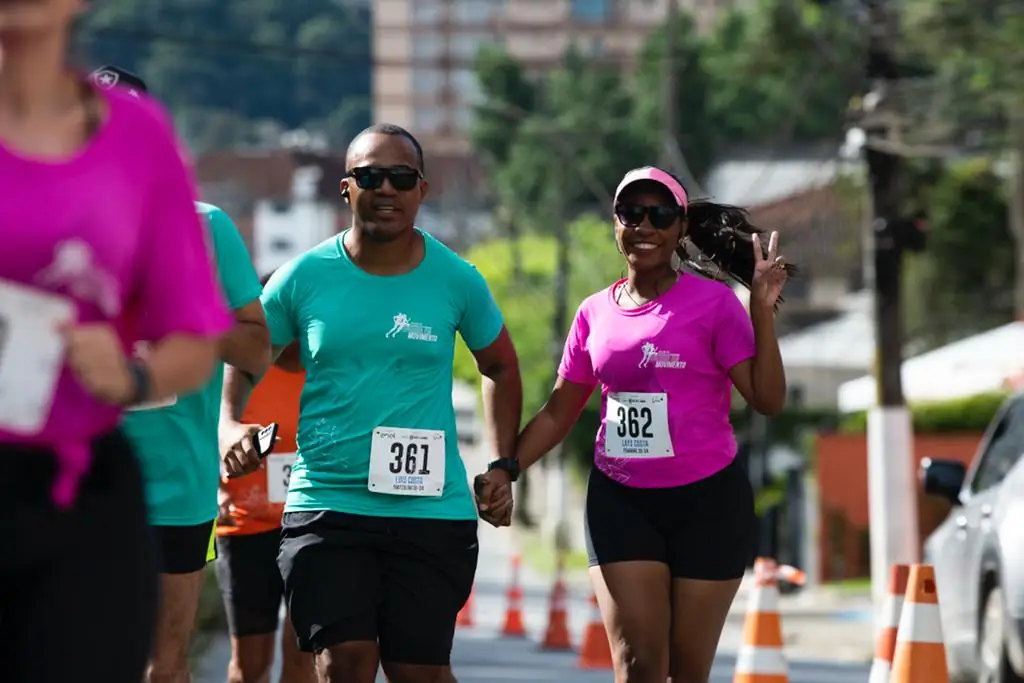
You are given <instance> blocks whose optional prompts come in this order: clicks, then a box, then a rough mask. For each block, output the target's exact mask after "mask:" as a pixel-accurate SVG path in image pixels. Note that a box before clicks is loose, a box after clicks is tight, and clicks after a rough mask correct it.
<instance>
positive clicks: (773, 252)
mask: <svg viewBox="0 0 1024 683" xmlns="http://www.w3.org/2000/svg"><path fill="white" fill-rule="evenodd" d="M751 241H752V242H753V244H754V277H753V279H752V280H751V283H750V299H751V303H755V302H756V303H757V304H759V305H762V306H768V307H770V308H771V307H774V306H775V302H776V301H778V300H779V295H780V294H782V286H783V285H784V284H786V279H787V278H788V277H789V275H788V273H787V272H786V259H784V258H783V257H781V256H779V255H778V253H779V233H778V232H775V231H772V234H771V237H769V238H768V256H767V258H765V256H764V252H763V251H762V250H761V238H760V237H759V236H758V235H757V234H754V235H753V237H752V239H751Z"/></svg>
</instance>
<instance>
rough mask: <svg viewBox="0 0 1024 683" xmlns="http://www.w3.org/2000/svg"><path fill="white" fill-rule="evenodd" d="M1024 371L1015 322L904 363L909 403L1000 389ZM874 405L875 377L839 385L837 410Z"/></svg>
mask: <svg viewBox="0 0 1024 683" xmlns="http://www.w3.org/2000/svg"><path fill="white" fill-rule="evenodd" d="M1022 370H1024V322H1020V321H1018V322H1013V323H1009V324H1007V325H1003V326H1002V327H997V328H995V329H992V330H988V331H987V332H982V333H981V334H976V335H974V336H973V337H967V338H966V339H961V340H960V341H957V342H953V343H952V344H948V345H946V346H943V347H941V348H938V349H935V350H934V351H929V352H928V353H924V354H921V355H920V356H915V357H914V358H910V359H908V360H906V361H904V362H903V393H904V396H905V398H906V400H907V402H908V403H920V402H928V401H944V400H950V399H956V398H964V397H967V396H972V395H974V394H980V393H983V392H987V391H1000V390H1002V389H1005V388H1006V385H1007V382H1008V381H1009V380H1011V379H1012V378H1013V377H1015V376H1017V375H1019V374H1020V373H1021V371H1022ZM875 404H876V391H875V379H874V377H872V376H870V375H867V376H864V377H859V378H857V379H855V380H851V381H849V382H846V383H844V384H842V385H841V386H840V387H839V409H840V410H841V411H842V412H844V413H852V412H856V411H859V410H867V409H868V408H871V407H873V406H874V405H875Z"/></svg>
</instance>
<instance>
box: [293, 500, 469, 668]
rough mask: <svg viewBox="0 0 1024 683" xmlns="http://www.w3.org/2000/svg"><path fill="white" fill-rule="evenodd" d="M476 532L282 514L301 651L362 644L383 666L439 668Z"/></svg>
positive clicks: (423, 523) (461, 600)
mask: <svg viewBox="0 0 1024 683" xmlns="http://www.w3.org/2000/svg"><path fill="white" fill-rule="evenodd" d="M476 530H477V522H476V520H468V521H467V520H440V519H396V518H392V517H368V516H363V515H349V514H343V513H340V512H327V511H322V512H287V513H285V515H284V520H283V527H282V529H281V552H280V554H279V556H278V564H279V566H280V568H281V575H282V576H283V577H284V590H285V599H286V601H287V603H288V609H289V610H290V612H291V618H292V623H293V624H294V625H295V632H296V634H297V635H298V639H299V647H300V649H302V650H303V651H305V652H319V651H321V650H323V649H326V648H329V647H331V646H333V645H337V644H339V643H344V642H349V641H358V640H363V641H367V640H369V641H377V642H379V644H380V655H381V659H382V660H383V661H385V662H393V663H396V664H420V665H424V666H447V665H448V664H449V662H450V661H451V651H452V639H453V638H454V637H455V620H456V618H457V616H458V613H459V610H461V609H462V606H463V605H465V604H466V600H468V599H469V592H470V591H471V590H472V588H473V578H474V576H475V575H476V561H477V555H478V553H479V550H480V549H479V546H478V544H477V535H476Z"/></svg>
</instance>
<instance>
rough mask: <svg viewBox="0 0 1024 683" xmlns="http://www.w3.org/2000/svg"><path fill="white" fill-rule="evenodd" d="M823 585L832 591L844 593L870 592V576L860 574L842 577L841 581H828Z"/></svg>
mask: <svg viewBox="0 0 1024 683" xmlns="http://www.w3.org/2000/svg"><path fill="white" fill-rule="evenodd" d="M825 585H826V587H828V588H830V589H832V590H834V591H837V592H839V593H844V594H849V593H870V592H871V578H870V577H867V576H860V577H857V578H854V579H842V580H841V581H830V582H829V583H827V584H825Z"/></svg>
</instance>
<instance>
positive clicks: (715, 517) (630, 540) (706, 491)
mask: <svg viewBox="0 0 1024 683" xmlns="http://www.w3.org/2000/svg"><path fill="white" fill-rule="evenodd" d="M585 524H586V539H587V552H588V553H589V555H590V565H591V566H594V565H602V564H611V563H612V562H628V561H631V560H651V561H654V562H663V563H665V564H667V565H668V566H669V569H670V571H671V572H672V576H673V577H675V578H684V579H705V580H709V581H725V580H728V579H738V578H740V577H742V576H743V572H744V571H745V570H746V568H747V566H748V564H749V562H750V561H751V559H752V558H753V553H754V544H755V539H756V530H757V527H756V517H755V515H754V492H753V489H752V488H751V486H750V479H749V478H748V477H747V473H746V472H745V471H744V469H743V467H742V466H741V465H740V464H739V463H737V462H736V461H735V460H734V461H733V462H732V463H730V464H729V465H727V466H726V467H725V468H724V469H722V470H720V471H719V472H716V473H715V474H713V475H711V476H710V477H707V478H706V479H701V480H700V481H696V482H693V483H692V484H687V485H685V486H675V487H672V488H664V489H641V488H630V487H628V486H623V485H622V484H619V483H618V482H615V481H613V480H611V479H609V478H608V476H607V475H605V474H604V473H603V472H601V471H600V470H598V469H597V468H596V467H595V468H593V470H591V473H590V483H589V485H588V487H587V512H586V521H585Z"/></svg>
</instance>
